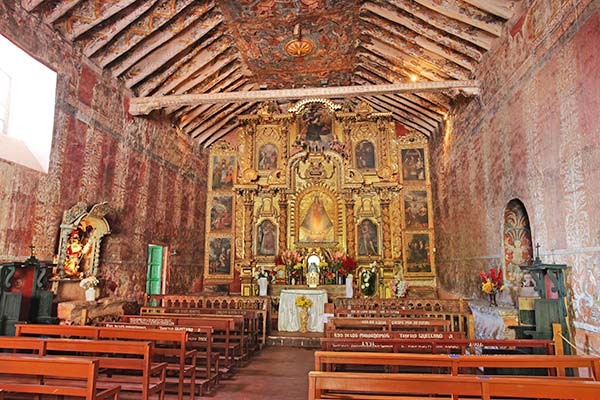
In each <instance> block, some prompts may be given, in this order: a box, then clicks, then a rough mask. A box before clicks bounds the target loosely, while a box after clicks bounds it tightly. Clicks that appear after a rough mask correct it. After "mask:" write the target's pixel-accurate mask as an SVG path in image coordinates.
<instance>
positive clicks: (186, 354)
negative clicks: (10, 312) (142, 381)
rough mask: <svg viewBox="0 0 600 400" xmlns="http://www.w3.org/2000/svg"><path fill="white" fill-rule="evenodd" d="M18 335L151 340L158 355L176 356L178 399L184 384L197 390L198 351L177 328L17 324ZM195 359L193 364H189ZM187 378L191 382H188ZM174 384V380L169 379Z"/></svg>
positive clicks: (172, 368) (185, 333) (169, 364)
mask: <svg viewBox="0 0 600 400" xmlns="http://www.w3.org/2000/svg"><path fill="white" fill-rule="evenodd" d="M15 330H16V336H50V337H60V338H84V339H95V340H108V339H111V340H147V341H150V342H152V343H153V344H154V348H155V353H156V354H163V355H166V354H169V355H171V356H176V357H177V360H176V362H175V363H168V369H170V370H177V378H176V379H175V381H176V383H177V393H178V398H179V399H182V398H183V391H184V386H185V384H186V383H188V384H189V386H190V393H195V373H196V369H195V365H196V360H195V356H196V355H195V352H192V351H189V350H187V347H186V345H187V332H173V331H160V330H157V331H143V330H142V331H139V332H132V331H131V330H130V329H118V328H105V327H96V326H81V325H45V324H17V325H15ZM187 359H191V362H190V363H186V360H187ZM186 380H187V381H186ZM167 381H168V383H173V379H171V378H169V379H167Z"/></svg>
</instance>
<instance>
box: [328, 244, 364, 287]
mask: <svg viewBox="0 0 600 400" xmlns="http://www.w3.org/2000/svg"><path fill="white" fill-rule="evenodd" d="M326 258H327V264H328V268H327V271H328V272H331V273H332V274H333V276H332V278H335V276H342V277H345V276H347V275H348V274H351V273H352V272H353V271H354V270H355V269H356V261H355V260H354V258H352V257H350V256H349V255H348V254H346V252H345V251H343V250H339V249H337V250H333V251H331V252H328V253H326ZM325 278H326V279H327V275H325ZM343 280H344V279H342V282H341V283H343ZM338 283H340V282H338Z"/></svg>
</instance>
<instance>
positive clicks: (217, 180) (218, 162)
mask: <svg viewBox="0 0 600 400" xmlns="http://www.w3.org/2000/svg"><path fill="white" fill-rule="evenodd" d="M234 171H235V157H234V156H213V164H212V189H213V190H218V189H231V188H233V174H234Z"/></svg>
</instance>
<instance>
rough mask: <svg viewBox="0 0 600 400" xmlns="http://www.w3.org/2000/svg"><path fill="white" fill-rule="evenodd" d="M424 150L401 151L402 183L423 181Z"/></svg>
mask: <svg viewBox="0 0 600 400" xmlns="http://www.w3.org/2000/svg"><path fill="white" fill-rule="evenodd" d="M425 176H426V175H425V150H424V149H402V177H403V178H404V181H415V182H424V181H425Z"/></svg>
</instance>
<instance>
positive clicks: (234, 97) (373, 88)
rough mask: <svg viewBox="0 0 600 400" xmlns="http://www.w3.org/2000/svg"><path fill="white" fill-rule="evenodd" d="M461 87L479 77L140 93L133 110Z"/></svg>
mask: <svg viewBox="0 0 600 400" xmlns="http://www.w3.org/2000/svg"><path fill="white" fill-rule="evenodd" d="M449 89H458V90H462V91H465V92H466V93H469V94H472V95H478V94H479V81H473V80H471V81H446V82H416V83H396V84H389V85H365V86H338V87H317V88H303V89H277V90H253V91H248V92H234V93H203V94H186V95H174V96H164V97H138V98H133V99H131V104H130V107H129V112H130V113H131V114H132V115H146V114H149V113H150V112H151V111H152V110H156V109H159V108H165V107H172V106H177V107H180V106H186V105H193V104H201V103H245V102H254V101H267V100H279V99H308V98H313V97H323V98H346V97H353V96H370V95H377V94H385V93H406V92H438V91H444V90H449Z"/></svg>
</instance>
